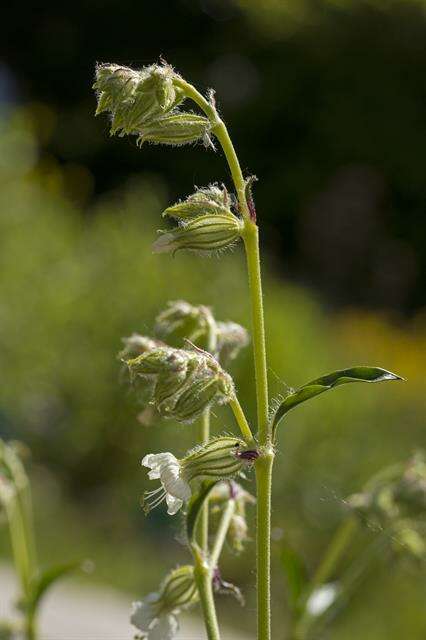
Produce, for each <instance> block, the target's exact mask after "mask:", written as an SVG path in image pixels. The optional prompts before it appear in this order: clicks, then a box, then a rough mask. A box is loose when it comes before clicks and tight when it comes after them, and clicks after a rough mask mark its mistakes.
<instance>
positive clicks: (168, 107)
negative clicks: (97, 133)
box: [93, 64, 185, 135]
mask: <svg viewBox="0 0 426 640" xmlns="http://www.w3.org/2000/svg"><path fill="white" fill-rule="evenodd" d="M177 77H178V76H177V74H176V73H175V72H174V71H173V69H172V67H170V66H169V65H167V64H162V65H157V64H154V65H150V66H149V67H144V68H143V69H140V70H139V71H137V70H134V69H130V68H129V67H123V66H120V65H116V64H101V65H98V66H97V67H96V82H95V84H94V85H93V88H94V89H95V90H97V92H98V108H97V110H96V115H98V114H99V113H102V112H104V111H109V112H110V113H111V115H112V124H111V134H115V133H119V134H120V135H123V134H126V133H127V134H135V133H139V132H140V129H141V127H142V126H143V125H144V124H145V123H146V122H148V121H152V120H154V119H158V118H161V117H162V116H164V115H166V114H167V113H169V112H170V111H172V110H173V109H174V108H175V107H176V106H177V105H178V104H179V103H180V102H181V101H182V100H183V99H184V98H185V95H184V93H183V91H182V90H181V89H180V88H179V87H177V86H176V84H175V79H176V78H177Z"/></svg>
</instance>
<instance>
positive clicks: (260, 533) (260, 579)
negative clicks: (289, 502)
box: [256, 450, 274, 640]
mask: <svg viewBox="0 0 426 640" xmlns="http://www.w3.org/2000/svg"><path fill="white" fill-rule="evenodd" d="M273 461H274V453H273V451H272V450H271V451H270V452H269V453H266V454H264V455H263V456H261V457H260V458H259V459H258V460H257V461H256V488H257V515H256V524H257V526H256V547H257V634H258V636H257V637H258V638H259V640H270V638H271V488H272V466H273Z"/></svg>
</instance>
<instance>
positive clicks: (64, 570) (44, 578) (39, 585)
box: [30, 560, 87, 611]
mask: <svg viewBox="0 0 426 640" xmlns="http://www.w3.org/2000/svg"><path fill="white" fill-rule="evenodd" d="M86 566H87V563H86V562H82V561H81V560H79V561H78V562H68V563H66V564H60V565H56V566H54V567H49V568H48V569H46V570H45V571H43V572H42V573H41V575H39V576H38V577H37V578H36V579H35V581H34V584H33V594H32V598H31V603H30V606H31V609H32V610H33V611H36V609H37V607H38V606H39V604H40V602H41V600H42V598H43V596H44V595H45V594H46V592H47V591H48V590H49V589H50V587H51V586H52V585H53V584H55V583H56V582H57V581H58V580H60V579H61V578H64V577H65V576H67V575H68V574H70V573H73V572H74V571H77V570H79V569H82V570H87V569H86Z"/></svg>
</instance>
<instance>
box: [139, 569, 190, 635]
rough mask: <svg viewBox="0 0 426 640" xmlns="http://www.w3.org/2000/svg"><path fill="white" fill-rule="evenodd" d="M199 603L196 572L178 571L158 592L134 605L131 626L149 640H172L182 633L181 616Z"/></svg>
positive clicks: (167, 578)
mask: <svg viewBox="0 0 426 640" xmlns="http://www.w3.org/2000/svg"><path fill="white" fill-rule="evenodd" d="M197 601H198V591H197V588H196V584H195V580H194V568H193V567H192V566H190V565H185V566H182V567H178V568H177V569H174V570H173V571H171V572H170V573H169V574H168V575H167V576H166V578H165V580H164V581H163V583H162V584H161V586H160V589H159V590H158V592H155V593H150V594H149V595H148V596H147V597H146V598H144V600H142V601H141V602H134V603H133V610H132V614H131V618H130V622H131V623H132V624H133V625H134V626H135V627H136V628H137V629H138V630H139V631H141V632H142V634H143V635H142V637H143V638H145V639H146V640H160V638H161V639H163V638H164V639H166V638H170V639H171V638H174V637H175V633H176V632H177V629H178V622H177V615H178V614H179V613H180V611H181V610H183V609H187V608H188V607H190V606H191V605H192V604H194V603H196V602H197Z"/></svg>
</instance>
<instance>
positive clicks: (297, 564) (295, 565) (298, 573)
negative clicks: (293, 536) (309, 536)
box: [281, 544, 308, 618]
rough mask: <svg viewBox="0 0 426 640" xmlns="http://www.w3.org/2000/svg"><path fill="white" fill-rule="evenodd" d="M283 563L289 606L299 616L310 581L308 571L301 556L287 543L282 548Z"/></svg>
mask: <svg viewBox="0 0 426 640" xmlns="http://www.w3.org/2000/svg"><path fill="white" fill-rule="evenodd" d="M281 563H282V566H283V568H284V573H285V576H286V579H287V587H288V600H289V607H290V610H291V612H292V614H293V616H294V617H295V618H297V617H298V616H299V615H300V613H301V610H302V606H301V596H302V594H303V593H304V591H305V588H306V586H307V583H308V572H307V571H306V567H305V564H304V562H303V559H302V558H301V556H300V555H299V554H298V553H297V552H296V551H295V550H294V549H292V548H291V547H289V546H288V545H287V544H285V545H284V546H283V548H282V550H281Z"/></svg>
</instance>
